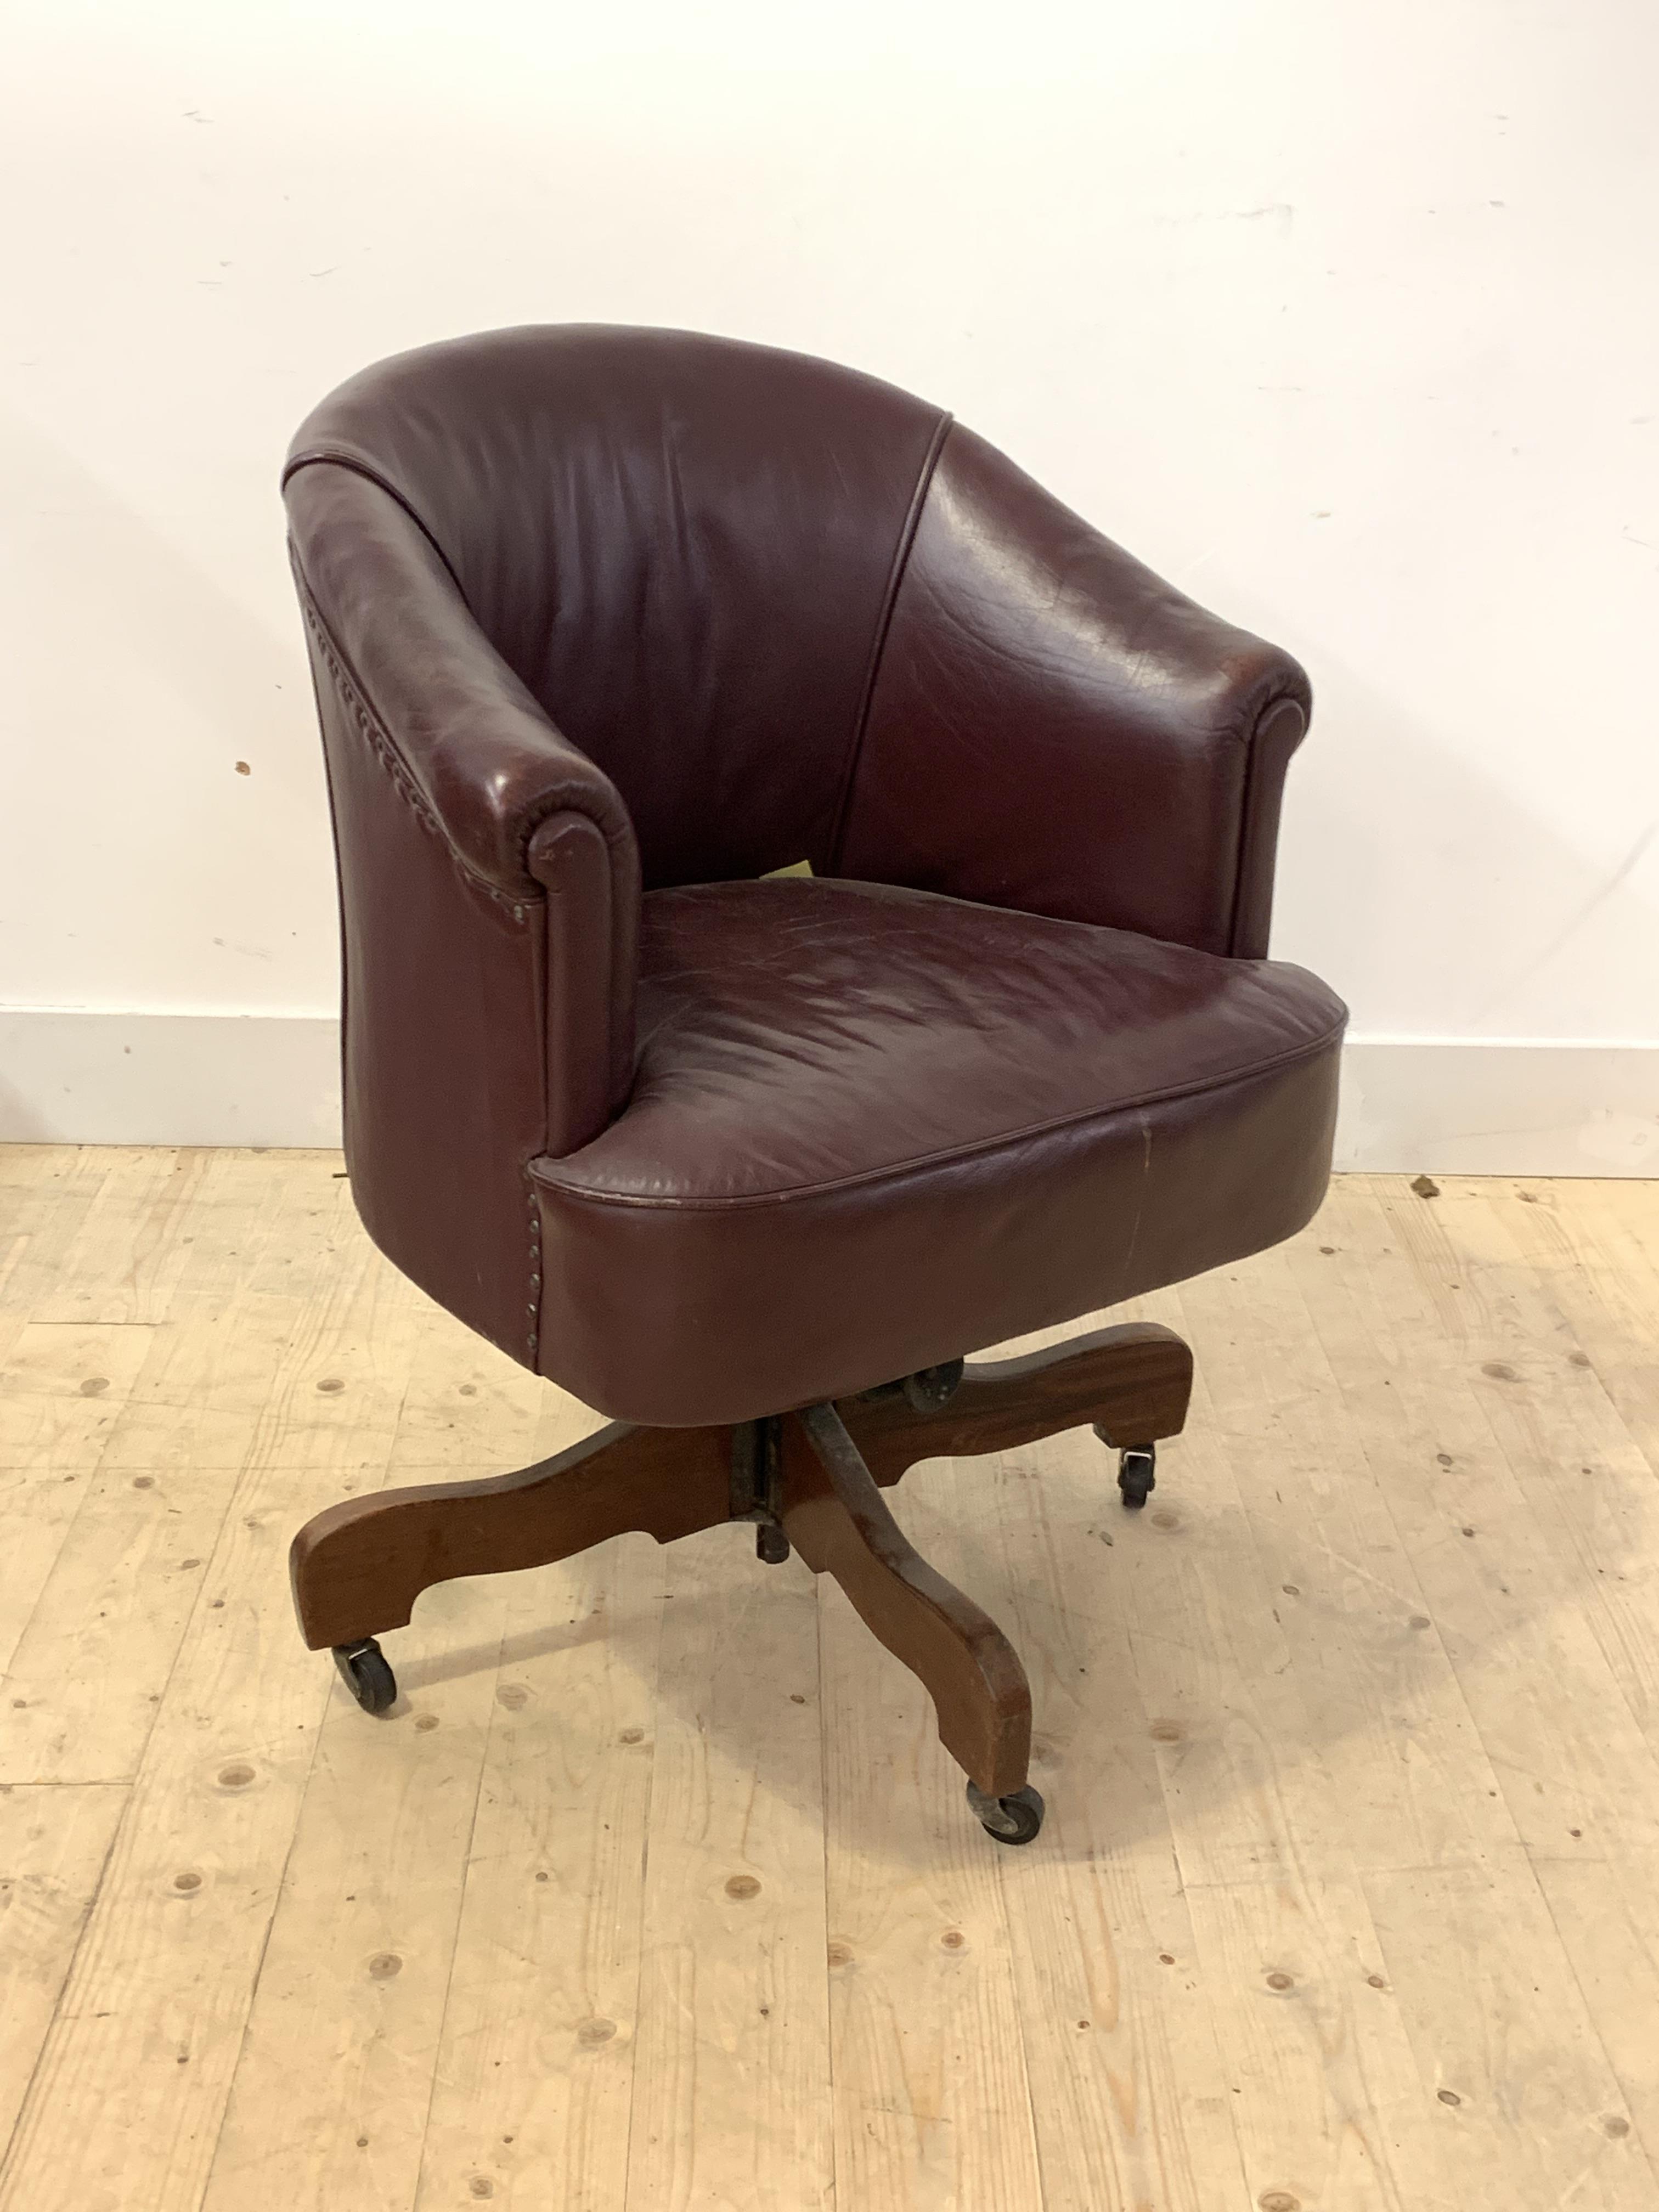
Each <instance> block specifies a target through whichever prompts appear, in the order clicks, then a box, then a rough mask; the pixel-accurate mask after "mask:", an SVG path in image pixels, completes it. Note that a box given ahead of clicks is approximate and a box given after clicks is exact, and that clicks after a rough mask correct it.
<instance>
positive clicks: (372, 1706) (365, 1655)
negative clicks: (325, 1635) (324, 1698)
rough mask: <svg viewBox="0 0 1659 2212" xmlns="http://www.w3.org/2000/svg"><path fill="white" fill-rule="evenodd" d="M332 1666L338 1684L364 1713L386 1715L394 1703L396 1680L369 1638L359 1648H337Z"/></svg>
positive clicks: (379, 1651)
mask: <svg viewBox="0 0 1659 2212" xmlns="http://www.w3.org/2000/svg"><path fill="white" fill-rule="evenodd" d="M334 1663H335V1665H336V1666H337V1668H339V1670H340V1680H342V1681H343V1683H344V1684H345V1686H346V1687H347V1689H348V1690H349V1691H350V1692H351V1694H352V1696H353V1697H354V1698H356V1700H357V1703H358V1704H359V1705H361V1706H362V1709H363V1711H365V1712H366V1713H389V1712H390V1711H391V1710H392V1707H393V1705H396V1704H397V1702H398V1677H397V1676H396V1675H395V1674H393V1673H392V1668H391V1667H390V1666H389V1664H388V1663H387V1661H386V1654H385V1652H384V1651H382V1650H381V1649H380V1645H379V1644H377V1643H376V1642H375V1641H374V1638H373V1637H372V1636H365V1637H364V1638H363V1639H362V1642H361V1643H359V1644H336V1645H335V1647H334Z"/></svg>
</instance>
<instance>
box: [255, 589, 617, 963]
mask: <svg viewBox="0 0 1659 2212" xmlns="http://www.w3.org/2000/svg"><path fill="white" fill-rule="evenodd" d="M294 568H295V574H296V575H297V576H298V577H299V579H300V581H301V585H302V586H303V589H302V591H301V612H302V613H303V614H304V616H305V619H306V623H307V627H308V628H309V629H311V630H313V632H314V634H315V635H316V639H317V642H318V644H319V647H321V649H322V654H323V658H324V659H325V661H326V662H327V663H328V667H329V672H330V674H331V676H332V677H333V678H334V681H335V683H336V684H337V685H338V687H339V690H340V693H341V696H342V697H343V699H344V700H345V702H346V704H347V705H348V706H349V707H350V708H352V709H353V710H354V713H355V715H356V720H357V726H358V727H359V728H360V729H361V730H362V733H363V735H364V736H365V737H366V738H368V743H369V746H370V749H371V750H372V751H373V752H374V756H375V757H376V758H377V759H378V760H379V762H380V765H381V767H382V768H383V769H385V770H386V774H387V775H389V776H390V777H391V779H392V782H393V783H394V784H395V785H396V787H397V788H398V793H399V795H400V796H401V797H402V798H403V799H404V801H405V803H406V804H407V805H409V806H410V807H411V808H412V809H413V810H414V811H415V813H416V814H417V815H418V816H419V817H420V818H421V820H422V823H424V824H425V825H426V827H427V828H428V829H430V830H431V831H432V833H433V835H434V836H436V837H438V838H440V839H441V841H442V842H443V844H444V846H445V848H446V849H447V852H448V854H449V856H450V858H451V860H453V862H454V864H455V866H456V869H457V871H458V872H459V873H460V874H461V875H462V876H464V877H465V878H466V880H467V882H468V883H469V884H471V885H472V887H473V888H474V889H475V890H481V891H482V892H483V894H484V896H485V897H486V898H491V899H494V901H495V903H496V905H497V906H499V907H501V908H504V909H505V910H506V911H507V912H508V913H510V914H511V915H512V916H513V921H516V922H519V923H520V924H522V923H523V922H524V921H525V919H526V915H527V914H528V912H529V909H530V908H532V906H538V905H540V904H541V903H542V902H543V900H542V893H541V890H540V887H539V885H538V887H537V888H536V889H535V890H529V891H521V892H513V891H506V890H502V889H501V886H500V884H495V883H492V882H491V881H490V879H489V877H488V876H486V875H484V874H483V872H482V871H481V870H479V869H478V868H477V867H475V866H473V864H472V862H471V860H468V859H467V858H466V857H465V854H463V853H462V852H461V850H460V848H459V846H458V845H457V844H456V842H455V841H454V839H453V837H452V836H450V834H449V832H448V830H447V829H446V828H445V826H444V823H443V820H442V817H441V816H440V815H439V814H438V812H437V811H436V810H435V808H434V806H433V805H432V802H431V800H430V799H428V797H427V795H426V793H424V792H423V791H422V789H421V787H420V785H419V783H418V782H417V781H416V778H415V774H414V771H413V769H410V766H409V763H407V762H406V761H405V760H404V757H403V754H402V752H401V751H400V750H398V742H397V739H396V738H394V737H393V736H392V732H390V731H389V730H388V729H387V727H386V722H385V720H384V718H383V717H382V716H381V715H380V714H379V713H378V712H377V710H376V709H375V708H374V707H373V706H372V705H371V704H370V703H369V700H368V695H367V693H366V692H365V691H364V690H363V689H362V686H361V685H360V684H358V683H357V681H356V678H355V676H354V674H353V672H352V671H351V669H350V667H349V665H348V663H347V661H346V658H345V654H344V653H343V651H342V649H341V647H340V646H339V645H338V643H337V641H336V640H335V639H334V637H333V636H332V635H331V634H330V632H329V630H328V629H327V627H326V625H325V623H324V621H323V618H322V615H321V613H320V611H319V609H318V607H317V604H316V600H315V598H314V596H313V592H312V589H311V585H310V580H309V579H308V578H307V575H306V574H305V571H304V569H303V568H301V565H300V559H299V556H298V554H297V552H296V553H295V556H294ZM556 814H580V815H581V816H582V817H583V818H584V819H585V820H586V821H589V822H591V823H592V824H593V827H594V828H595V829H597V830H598V831H599V835H600V836H601V837H603V838H604V840H605V851H606V853H607V854H615V851H616V849H617V846H618V845H619V844H620V843H621V842H622V839H621V837H620V836H617V835H616V834H614V833H613V832H612V831H611V830H610V829H606V827H605V823H603V822H601V821H600V820H599V817H597V816H596V815H593V814H590V813H589V812H588V811H587V809H586V807H583V806H578V805H575V804H574V800H573V799H572V798H571V797H570V796H569V795H568V794H566V793H554V794H552V795H551V796H550V798H549V799H548V800H547V803H546V804H545V805H544V806H543V808H542V809H541V811H539V812H538V813H535V814H531V815H529V816H527V817H526V823H525V829H524V836H523V842H522V848H521V851H520V863H521V865H522V866H523V868H524V872H525V873H526V876H527V875H529V873H530V865H529V861H530V845H531V841H532V838H533V837H534V836H535V835H536V832H537V831H538V829H540V828H541V826H542V824H543V823H544V822H547V821H550V819H551V818H552V817H553V816H554V815H556Z"/></svg>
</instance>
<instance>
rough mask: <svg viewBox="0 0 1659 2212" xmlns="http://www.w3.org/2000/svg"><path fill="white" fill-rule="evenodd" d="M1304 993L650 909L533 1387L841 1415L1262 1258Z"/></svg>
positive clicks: (985, 911)
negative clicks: (605, 1113) (1222, 1268)
mask: <svg viewBox="0 0 1659 2212" xmlns="http://www.w3.org/2000/svg"><path fill="white" fill-rule="evenodd" d="M1344 1020H1345V1012H1344V1009H1343V1007H1342V1005H1341V1002H1340V1000H1338V999H1336V998H1335V997H1334V994H1332V993H1331V992H1330V991H1328V989H1327V988H1326V987H1325V986H1324V985H1323V984H1322V983H1321V982H1320V981H1318V980H1317V979H1316V977H1315V976H1313V975H1309V974H1308V973H1307V972H1306V971H1305V970H1304V969H1300V968H1294V967H1291V966H1288V965H1286V964H1285V963H1279V962H1273V961H1261V960H1233V959H1227V958H1223V957H1218V956H1216V955H1213V954H1210V953H1206V952H1199V951H1193V950H1191V949H1189V948H1188V947H1187V946H1184V945H1173V944H1168V943H1164V942H1163V941H1161V940H1158V939H1152V938H1146V937H1139V936H1136V935H1133V934H1132V933H1128V932H1126V931H1122V930H1115V929H1105V928H1099V927H1092V926H1091V925H1089V924H1086V923H1082V922H1072V921H1051V920H1047V919H1043V918H1041V917H1038V916H1035V915H1027V914H1022V913H1015V912H1012V911H1009V910H1007V909H1006V908H997V907H988V906H977V905H971V904H968V903H966V902H963V901H960V900H957V899H949V898H941V897H938V896H933V895H932V894H930V893H927V892H923V891H912V890H901V889H898V888H896V887H894V886H890V885H886V884H854V883H848V882H842V881H835V880H822V879H811V880H809V879H803V878H783V879H780V880H772V881H765V882H759V883H754V882H744V883H723V884H703V885H699V886H696V887H693V888H690V889H681V890H662V891H656V892H653V893H652V894H651V895H650V896H647V898H646V900H645V902H644V911H643V916H642V928H641V946H640V980H639V1039H640V1048H639V1060H638V1068H637V1074H636V1079H635V1085H634V1089H633V1092H632V1095H631V1097H630V1098H629V1103H628V1104H627V1106H626V1107H625V1108H624V1109H623V1112H622V1113H621V1114H620V1115H618V1117H617V1120H616V1121H613V1122H612V1123H611V1126H610V1127H609V1128H607V1129H606V1130H605V1133H603V1134H602V1135H601V1136H599V1138H597V1139H595V1140H594V1141H593V1142H592V1144H590V1145H587V1146H584V1147H583V1148H582V1149H581V1150H580V1152H574V1153H571V1154H569V1155H568V1156H567V1157H565V1158H561V1159H551V1158H544V1159H540V1160H538V1161H537V1162H536V1163H535V1164H534V1165H533V1169H532V1178H533V1182H534V1186H535V1188H536V1191H537V1194H538V1200H539V1204H540V1209H541V1226H542V1265H543V1278H544V1281H543V1293H542V1313H541V1355H540V1357H541V1367H542V1371H543V1372H544V1374H546V1375H549V1376H551V1377H552V1378H553V1379H554V1380H555V1381H556V1382H559V1383H562V1384H563V1385H564V1386H565V1387H566V1388H567V1389H570V1390H572V1391H574V1393H575V1394H576V1395H578V1396H579V1397H580V1398H582V1399H584V1400H585V1401H586V1402H587V1403H588V1404H590V1405H592V1406H594V1407H598V1408H599V1410H600V1411H602V1412H604V1413H610V1414H611V1415H613V1416H616V1417H617V1418H620V1419H630V1420H639V1421H647V1422H653V1423H661V1424H664V1425H670V1426H678V1425H690V1424H694V1423H698V1422H714V1421H728V1420H740V1419H749V1418H751V1417H753V1416H755V1415H757V1414H761V1413H779V1412H782V1411H784V1410H786V1409H787V1408H788V1407H793V1406H798V1405H804V1404H810V1403H811V1402H813V1401H817V1400H819V1399H823V1398H830V1397H837V1396H846V1395H850V1394H851V1393H853V1392H854V1391H857V1390H861V1389H868V1388H870V1387H871V1386H872V1385H873V1384H875V1383H881V1382H884V1381H887V1380H889V1379H890V1378H891V1377H893V1376H898V1375H902V1374H906V1373H908V1372H910V1371H912V1370H915V1369H917V1368H920V1367H925V1366H929V1365H932V1364H934V1363H936V1362H938V1361H941V1360H945V1359H950V1358H955V1357H956V1356H957V1355H958V1354H960V1353H964V1352H973V1351H977V1350H980V1349H981V1348H982V1347H983V1346H987V1345H990V1344H995V1343H1000V1342H1002V1341H1004V1340H1006V1339H1008V1338H1010V1337H1013V1336H1017V1335H1021V1334H1025V1333H1026V1332H1028V1331H1030V1330H1032V1329H1036V1328H1044V1327H1047V1326H1048V1325H1050V1324H1053V1323H1055V1322H1064V1321H1068V1320H1071V1319H1073V1318H1075V1317H1076V1316H1079V1315H1080V1314H1084V1313H1088V1312H1091V1311H1093V1310H1095V1309H1097V1308H1099V1307H1102V1306H1105V1305H1109V1304H1115V1302H1116V1301H1118V1300H1120V1299H1122V1298H1126V1297H1133V1296H1135V1295H1137V1294H1139V1293H1140V1292H1143V1291H1148V1290H1151V1289H1153V1288H1155V1287H1157V1286H1158V1285H1162V1284H1165V1283H1170V1282H1176V1281H1180V1280H1183V1279H1186V1278H1187V1277H1188V1276H1190V1275H1194V1274H1196V1273H1200V1271H1201V1270H1203V1269H1204V1268H1206V1267H1215V1266H1218V1265H1219V1264H1221V1263H1222V1262H1224V1261H1230V1260H1236V1259H1237V1258H1239V1257H1241V1256H1242V1255H1244V1254H1246V1253H1249V1252H1252V1251H1256V1250H1259V1249H1262V1248H1263V1247H1265V1246H1267V1245H1270V1244H1273V1243H1277V1242H1278V1241H1279V1239H1280V1238H1282V1237H1286V1236H1289V1235H1290V1234H1291V1233H1292V1232H1293V1231H1295V1230H1297V1229H1298V1228H1300V1227H1301V1226H1302V1225H1303V1224H1304V1222H1305V1221H1306V1220H1307V1219H1308V1218H1310V1215H1311V1214H1312V1212H1314V1210H1315V1208H1316V1206H1317V1205H1318V1203H1319V1200H1320V1197H1321V1195H1322V1192H1323V1190H1324V1188H1325V1182H1326V1176H1327V1172H1328V1164H1329V1159H1330V1147H1331V1135H1332V1128H1333V1124H1334V1113H1335V1103H1336V1074H1337V1056H1338V1052H1339V1048H1340V1042H1341V1035H1342V1029H1343V1024H1344Z"/></svg>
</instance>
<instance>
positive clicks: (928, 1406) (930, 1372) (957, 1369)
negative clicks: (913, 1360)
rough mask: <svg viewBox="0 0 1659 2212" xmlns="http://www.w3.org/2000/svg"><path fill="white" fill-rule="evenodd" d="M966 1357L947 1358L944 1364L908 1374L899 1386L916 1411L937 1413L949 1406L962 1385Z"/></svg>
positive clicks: (912, 1408) (912, 1410)
mask: <svg viewBox="0 0 1659 2212" xmlns="http://www.w3.org/2000/svg"><path fill="white" fill-rule="evenodd" d="M967 1364H968V1363H967V1361H966V1360H965V1359H947V1360H945V1363H944V1364H943V1365H942V1366H939V1367H923V1368H921V1369H919V1370H918V1371H917V1372H916V1373H915V1374H914V1375H907V1376H905V1378H904V1380H903V1382H902V1383H900V1385H899V1388H900V1389H901V1390H902V1391H903V1393H904V1395H905V1397H906V1399H907V1400H908V1401H909V1406H910V1410H911V1412H912V1413H938V1412H939V1411H940V1409H941V1408H942V1407H945V1406H948V1405H949V1404H950V1402H951V1399H952V1398H954V1397H955V1396H956V1395H957V1389H959V1388H960V1386H961V1383H962V1377H963V1371H964V1370H965V1369H966V1367H967Z"/></svg>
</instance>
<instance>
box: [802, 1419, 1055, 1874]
mask: <svg viewBox="0 0 1659 2212" xmlns="http://www.w3.org/2000/svg"><path fill="white" fill-rule="evenodd" d="M782 1490H783V1500H782V1513H781V1519H782V1522H783V1526H784V1529H785V1532H786V1534H787V1536H788V1538H789V1541H790V1542H791V1543H792V1544H793V1546H794V1547H795V1549H796V1550H797V1551H798V1552H799V1553H800V1555H801V1557H802V1559H805V1562H806V1564H807V1565H808V1566H809V1567H811V1570H812V1571H813V1573H814V1574H820V1575H821V1574H828V1575H833V1576H834V1577H835V1578H836V1581H837V1582H838V1583H840V1584H841V1586H842V1589H844V1590H845V1591H846V1593H847V1595H848V1597H849V1598H851V1600H852V1601H853V1603H854V1607H856V1608H857V1610H858V1613H859V1615H860V1619H861V1620H863V1621H864V1623H865V1626H866V1627H867V1628H868V1629H869V1630H870V1631H871V1632H872V1634H873V1635H875V1636H876V1637H877V1638H878V1639H879V1640H880V1641H881V1642H882V1643H883V1644H885V1645H886V1647H887V1649H888V1650H890V1652H891V1653H892V1654H893V1656H895V1658H897V1659H902V1661H903V1662H904V1664H905V1665H906V1666H907V1667H908V1668H909V1669H910V1671H911V1673H912V1674H915V1676H916V1677H917V1678H918V1680H920V1681H921V1684H922V1686H923V1687H924V1688H925V1689H926V1690H927V1693H928V1695H929V1696H930V1697H931V1698H932V1699H933V1707H934V1711H936V1713H937V1714H938V1716H939V1741H941V1742H942V1743H943V1744H944V1746H945V1749H946V1750H947V1751H948V1752H949V1753H950V1754H951V1757H952V1758H953V1759H955V1760H956V1761H957V1764H958V1765H961V1766H962V1767H963V1769H964V1770H965V1771H966V1772H967V1774H968V1777H969V1780H970V1781H971V1782H972V1783H974V1784H975V1785H976V1786H977V1788H978V1789H979V1790H981V1791H982V1792H983V1793H984V1795H985V1796H986V1797H987V1799H993V1800H1000V1799H1002V1798H1004V1797H1007V1796H1012V1795H1013V1794H1014V1793H1015V1792H1016V1791H1018V1790H1021V1789H1022V1788H1023V1787H1024V1783H1025V1776H1026V1769H1027V1766H1028V1765H1029V1763H1030V1751H1031V1692H1030V1687H1029V1686H1028V1685H1027V1683H1026V1680H1025V1669H1024V1668H1023V1667H1022V1666H1021V1665H1020V1663H1019V1657H1018V1654H1017V1653H1016V1651H1015V1650H1014V1648H1013V1646H1012V1644H1010V1643H1009V1641H1008V1639H1007V1638H1006V1636H1005V1635H1004V1634H1003V1632H1002V1631H1001V1630H1000V1628H999V1627H998V1626H997V1625H996V1623H995V1621H994V1620H992V1619H991V1618H990V1616H989V1614H988V1613H982V1612H981V1610H980V1608H979V1607H978V1606H976V1605H975V1603H974V1602H973V1601H972V1599H971V1598H967V1597H964V1596H963V1594H962V1592H961V1591H960V1590H959V1589H954V1588H953V1587H952V1586H951V1583H947V1582H946V1581H945V1577H944V1576H943V1575H940V1574H938V1573H936V1572H935V1571H934V1570H933V1568H932V1567H930V1566H929V1565H928V1564H927V1561H926V1560H925V1559H922V1558H921V1556H920V1555H919V1554H918V1553H917V1552H916V1551H915V1549H914V1548H913V1547H912V1546H911V1545H910V1544H909V1543H908V1542H907V1541H906V1539H905V1537H904V1536H903V1534H902V1533H901V1531H900V1529H899V1527H898V1524H897V1523H896V1522H895V1520H894V1519H893V1516H892V1515H891V1514H890V1512H889V1511H888V1510H887V1505H886V1502H885V1500H884V1498H883V1497H882V1495H881V1493H880V1492H879V1491H878V1489H877V1487H876V1485H875V1482H874V1480H873V1479H872V1475H871V1473H870V1470H869V1468H867V1467H866V1465H865V1463H864V1462H863V1460H862V1459H861V1458H860V1455H859V1451H858V1448H857V1446H856V1445H855V1444H854V1442H853V1439H852V1438H851V1437H850V1436H849V1435H848V1431H847V1429H846V1427H845V1425H844V1424H843V1423H842V1420H841V1419H840V1417H839V1415H838V1414H837V1413H836V1408H835V1407H832V1406H814V1407H809V1408H808V1409H807V1410H806V1411H805V1412H804V1413H792V1414H790V1415H789V1417H788V1418H787V1420H786V1421H785V1422H784V1425H783V1466H782ZM1038 1816H1039V1818H1040V1817H1041V1814H1040V1808H1039V1815H1038ZM1010 1840H1012V1838H1010Z"/></svg>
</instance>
